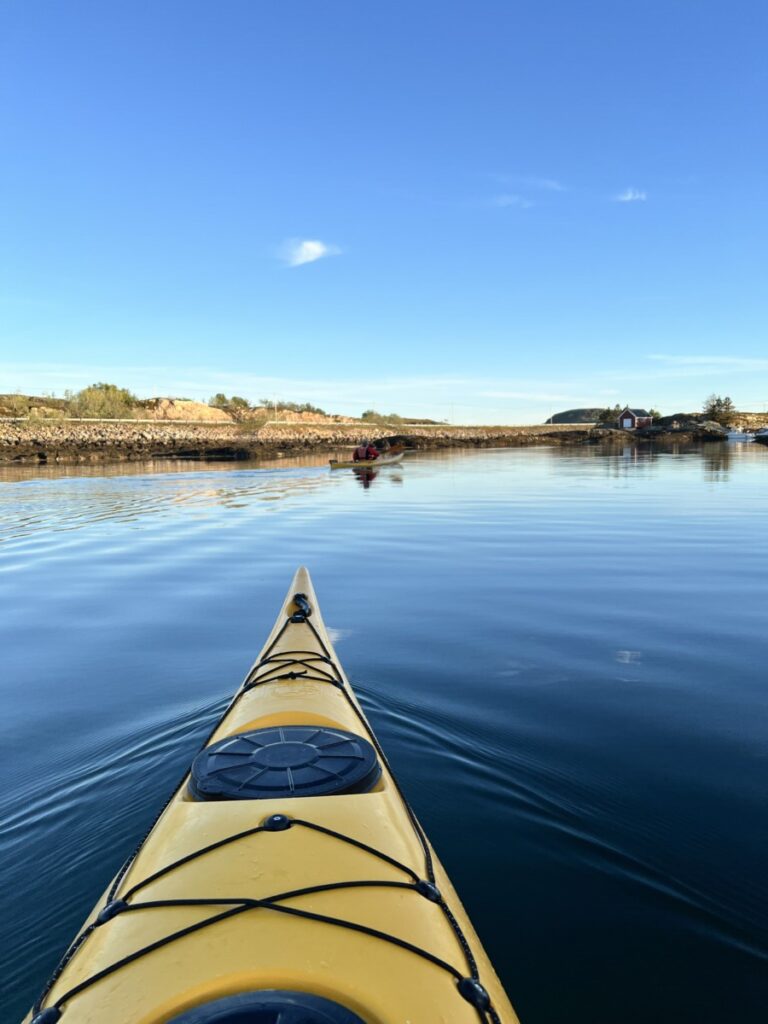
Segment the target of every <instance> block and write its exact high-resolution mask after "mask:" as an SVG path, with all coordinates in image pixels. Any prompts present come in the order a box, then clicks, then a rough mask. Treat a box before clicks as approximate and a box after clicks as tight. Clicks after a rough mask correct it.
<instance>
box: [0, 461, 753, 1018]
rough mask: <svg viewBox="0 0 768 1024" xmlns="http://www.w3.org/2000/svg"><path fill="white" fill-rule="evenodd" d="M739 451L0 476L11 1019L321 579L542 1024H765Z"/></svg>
mask: <svg viewBox="0 0 768 1024" xmlns="http://www.w3.org/2000/svg"><path fill="white" fill-rule="evenodd" d="M738 447H739V450H738V451H737V450H729V451H728V452H727V453H723V452H722V450H721V449H720V447H719V446H718V445H703V446H701V447H700V448H695V447H688V448H685V449H684V448H682V447H681V446H676V447H674V448H666V449H662V448H660V447H658V446H653V447H652V446H645V447H643V448H642V449H637V450H635V449H631V448H630V449H627V450H626V451H625V450H622V449H617V450H613V451H609V452H606V451H605V450H601V449H596V448H586V447H585V448H579V449H572V448H563V447H551V448H538V449H533V448H525V449H497V450H490V449H489V450H482V451H467V450H464V451H462V450H452V451H438V452H415V453H409V455H408V456H407V458H406V463H405V468H404V469H403V470H395V469H394V468H384V467H379V469H374V468H373V467H366V468H367V469H370V471H371V472H373V473H374V474H375V476H374V477H373V478H372V479H370V480H369V481H368V486H367V487H366V485H365V482H364V481H363V480H362V479H361V478H360V477H359V476H357V475H356V474H355V473H354V472H352V471H351V470H345V471H337V472H331V471H330V469H329V468H328V465H327V461H326V459H325V457H324V456H319V455H318V456H305V457H299V458H290V459H281V460H269V461H261V462H254V463H243V462H235V463H231V462H227V463H199V462H192V463H190V462H179V461H175V460H165V461H158V462H154V463H144V464H140V465H138V464H116V465H111V466H102V465H99V466H96V465H89V466H66V467H65V466H46V467H3V468H2V469H0V479H1V480H2V481H3V482H2V483H0V541H2V543H0V603H2V606H3V616H2V617H0V651H2V671H1V672H0V687H2V690H1V692H2V695H3V700H4V703H3V707H4V725H5V735H4V740H3V744H2V745H0V760H2V764H0V770H1V771H2V774H3V778H4V780H6V785H5V787H4V789H3V790H2V792H0V854H1V855H2V856H0V862H1V863H2V870H0V885H2V887H3V892H4V895H5V896H6V903H7V912H6V914H5V915H4V916H3V917H2V919H0V938H1V939H2V942H0V974H2V976H3V978H4V979H5V980H6V985H5V986H3V991H2V992H0V1018H1V1019H2V1020H8V1021H12V1020H18V1019H19V1018H20V1017H21V1015H22V1013H23V1012H24V1010H25V1008H26V1005H28V1004H29V1002H31V999H32V998H33V996H34V994H35V992H36V991H37V990H39V987H40V985H41V983H42V980H43V977H44V976H45V974H46V973H47V972H48V971H49V970H50V968H51V966H52V965H53V962H55V960H56V958H57V956H58V955H60V953H61V950H62V948H63V946H64V944H65V943H66V942H68V941H69V940H70V939H71V937H72V935H73V933H74V930H75V929H76V928H77V927H78V925H79V924H80V923H81V921H82V919H83V917H84V916H85V914H86V913H87V912H88V911H89V910H90V908H91V907H92V906H93V904H94V902H95V900H96V899H97V897H98V895H99V892H100V891H102V890H103V887H104V885H105V884H106V883H107V881H108V878H109V876H110V875H111V874H112V872H113V870H114V869H115V867H116V866H117V864H118V863H119V862H120V861H121V860H122V859H123V858H124V857H125V855H126V853H127V851H128V850H130V849H131V848H132V847H133V846H134V845H135V843H136V842H137V841H138V839H139V837H140V836H141V835H142V834H143V833H144V831H145V830H146V828H147V826H148V824H149V823H150V821H151V820H152V818H153V816H154V815H155V813H156V812H157V810H158V807H159V806H161V804H162V802H163V800H164V799H165V797H166V796H167V791H168V789H169V787H170V786H171V785H172V784H173V783H174V782H175V781H176V780H177V778H178V777H179V775H180V774H181V771H182V769H183V767H184V766H185V765H186V764H188V762H189V758H190V751H194V749H195V748H196V745H197V743H199V742H200V740H201V739H202V736H203V735H204V734H205V732H206V731H207V728H208V727H209V726H210V724H211V720H212V718H213V717H215V716H216V714H217V713H218V712H219V711H220V710H221V707H223V702H224V701H226V699H227V697H228V695H229V694H230V693H231V692H232V690H233V689H234V688H235V687H236V686H237V684H238V683H239V681H240V679H241V678H242V674H243V672H244V671H245V670H246V669H247V666H248V664H249V663H250V662H251V661H252V659H253V656H254V654H255V647H256V646H257V645H258V643H259V642H260V641H261V640H263V637H264V635H265V630H266V629H268V628H269V627H270V626H271V625H272V621H273V616H274V612H275V602H276V600H279V599H280V597H281V596H282V593H283V591H284V588H285V586H286V582H287V580H288V579H289V578H290V573H291V572H292V571H293V570H294V569H295V567H296V565H298V564H300V563H306V564H309V566H310V568H311V569H312V572H313V576H314V578H315V581H316V583H317V585H318V591H319V593H320V595H321V600H322V602H323V608H324V611H325V613H326V615H327V616H328V621H329V623H330V624H331V626H332V627H336V628H335V629H334V639H335V640H337V641H338V642H339V644H340V651H339V653H340V655H341V658H342V662H343V664H344V667H345V669H346V670H347V671H348V672H349V674H350V678H352V679H353V681H354V684H355V687H356V690H357V692H358V693H359V695H360V697H361V699H362V701H363V704H364V706H365V708H366V711H369V712H370V713H371V718H372V720H373V724H374V727H375V728H376V730H377V733H378V735H379V737H380V739H381V741H382V743H383V745H384V747H385V749H386V750H387V753H388V755H389V756H390V757H391V759H392V762H393V764H394V765H395V766H396V769H397V772H398V776H399V777H400V779H401V781H402V783H403V785H404V787H405V789H406V791H407V793H408V796H409V798H410V799H411V800H412V801H413V804H414V807H415V808H416V811H417V813H418V814H419V816H420V818H422V820H423V821H424V824H425V826H426V828H427V832H428V833H429V835H430V838H431V839H433V840H434V842H435V845H436V847H437V849H438V850H439V852H440V856H441V858H442V859H443V860H444V862H445V863H446V866H447V868H448V869H449V872H450V874H451V876H452V878H453V880H454V881H455V883H456V884H457V888H458V889H459V891H460V893H461V896H462V899H463V901H464V902H465V904H466V905H467V908H468V910H469V912H470V916H471V917H472V918H473V921H474V923H475V924H476V926H477V928H478V931H479V932H480V934H481V935H482V937H483V940H484V943H485V944H486V946H487V948H488V950H489V952H490V953H491V956H492V959H494V961H495V966H496V968H497V970H498V972H499V974H500V975H501V977H502V979H503V980H504V981H505V982H506V984H507V985H508V987H509V989H510V992H511V994H512V996H513V998H514V999H515V1001H516V1002H517V1003H518V1004H519V1008H520V1011H521V1016H522V1018H523V1020H527V1021H531V1022H534V1021H536V1022H538V1024H559V1022H561V1021H563V1020H564V1019H565V1018H566V1017H567V1018H568V1020H569V1021H571V1022H573V1024H586V1022H589V1024H613V1022H616V1021H621V1022H622V1024H643V1022H647V1021H649V1020H653V1021H657V1022H659V1024H661V1022H664V1024H666V1022H669V1024H672V1022H679V1021H689V1020H691V1019H692V1015H693V1016H694V1017H695V1020H696V1024H721V1022H722V1021H724V1020H730V1019H732V1018H733V1017H734V1014H733V1005H732V1004H733V993H734V992H737V993H738V997H739V1006H738V1012H737V1014H736V1016H737V1017H738V1020H739V1024H757V1022H758V1021H760V1022H762V1020H763V1019H764V1015H765V1011H764V1006H765V999H764V997H760V998H759V997H758V996H759V993H758V986H759V985H760V984H761V981H760V979H762V978H764V974H763V973H762V972H763V968H764V963H758V962H757V959H756V955H755V952H754V950H756V949H757V947H758V945H759V944H760V942H761V941H762V942H763V945H762V953H761V954H760V955H764V950H765V943H764V936H765V934H766V933H767V932H766V921H765V911H764V910H763V909H762V908H763V907H764V906H765V905H766V891H765V872H764V866H763V865H764V857H765V853H764V849H763V846H764V844H762V842H761V838H762V835H764V834H765V829H766V822H765V814H766V807H767V806H768V805H767V804H766V801H765V792H764V785H763V782H762V774H761V772H760V766H761V764H762V763H763V762H762V761H761V758H762V759H763V760H764V751H765V745H766V727H765V716H764V715H762V714H761V711H762V709H763V705H764V695H765V680H764V674H765V673H764V664H765V636H766V635H767V634H768V621H767V620H766V616H767V615H768V609H767V608H766V602H765V601H764V594H765V579H766V574H767V573H768V548H767V547H766V536H767V535H768V534H767V532H766V521H767V520H768V512H767V509H768V502H766V496H767V495H768V489H767V488H766V481H767V480H768V477H766V468H767V467H768V462H766V459H768V449H765V448H762V449H759V450H754V451H753V450H752V449H758V446H756V445H741V446H738ZM723 455H725V460H724V459H723ZM406 478H407V484H406ZM712 480H715V481H716V483H715V484H714V485H713V484H712V482H711V481H712ZM363 490H365V492H366V493H365V494H363V493H362V491H363ZM361 510H364V512H365V516H364V517H361V515H360V513H361ZM374 640H375V642H374ZM113 808H116V809H117V811H116V813H114V814H113V813H112V809H113ZM457 808H460V811H461V827H460V828H457ZM466 836H471V837H472V839H473V841H472V842H467V841H466ZM30 864H34V866H35V870H34V871H32V870H30V868H29V865H30ZM723 865H728V866H729V870H724V869H723ZM489 893H493V898H492V899H489V896H488V894H489ZM51 894H54V896H55V899H54V898H52V897H51ZM46 901H48V902H47V903H46ZM41 904H45V905H46V906H48V904H55V906H52V907H51V909H50V912H49V913H46V915H44V916H43V917H41V916H40V915H39V914H37V915H36V914H31V913H30V912H29V908H30V907H39V906H41ZM510 921H514V922H516V926H515V927H514V928H510V926H509V922H510ZM574 935H578V937H579V941H578V942H577V943H574V942H573V941H572V940H573V936H574ZM3 961H4V962H3ZM606 963H608V964H610V971H608V972H607V973H606V971H605V964H606ZM638 964H641V965H642V971H643V977H650V978H652V980H653V984H651V985H638V983H637V982H638ZM574 978H576V979H577V982H578V984H577V985H574V984H573V981H574ZM629 991H631V992H632V999H631V1000H627V992H629ZM660 992H661V993H662V994H663V999H660V998H659V993H660ZM691 992H695V993H696V998H697V1003H696V1006H695V1008H694V1009H692V1008H691V1004H690V993H691ZM564 1007H565V1009H564Z"/></svg>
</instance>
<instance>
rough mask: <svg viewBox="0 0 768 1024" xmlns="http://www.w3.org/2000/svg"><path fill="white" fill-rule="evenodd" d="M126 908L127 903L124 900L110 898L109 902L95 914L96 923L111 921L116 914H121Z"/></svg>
mask: <svg viewBox="0 0 768 1024" xmlns="http://www.w3.org/2000/svg"><path fill="white" fill-rule="evenodd" d="M127 909H128V904H127V903H126V902H125V900H112V902H111V903H108V904H107V905H106V907H103V908H102V910H100V911H99V913H98V914H97V915H96V924H106V923H107V921H111V920H112V918H113V917H117V915H118V914H122V912H123V911H124V910H127Z"/></svg>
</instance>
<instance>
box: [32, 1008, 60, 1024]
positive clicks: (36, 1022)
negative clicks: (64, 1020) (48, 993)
mask: <svg viewBox="0 0 768 1024" xmlns="http://www.w3.org/2000/svg"><path fill="white" fill-rule="evenodd" d="M57 1020H61V1010H60V1009H59V1008H58V1006H49V1007H48V1009H47V1010H41V1011H40V1013H36V1014H35V1016H34V1017H33V1018H32V1020H31V1022H30V1024H56V1021H57Z"/></svg>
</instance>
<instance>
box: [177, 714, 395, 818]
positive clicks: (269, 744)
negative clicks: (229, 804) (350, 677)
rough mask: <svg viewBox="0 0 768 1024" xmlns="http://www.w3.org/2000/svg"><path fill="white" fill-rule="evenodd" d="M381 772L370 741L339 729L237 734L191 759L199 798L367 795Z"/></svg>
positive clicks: (304, 728) (280, 728) (194, 790)
mask: <svg viewBox="0 0 768 1024" xmlns="http://www.w3.org/2000/svg"><path fill="white" fill-rule="evenodd" d="M380 775H381V768H380V767H379V762H378V759H377V757H376V751H375V750H374V748H373V746H372V745H371V744H370V743H369V742H368V740H365V739H363V737H362V736H355V734H354V733H351V732H344V731H343V730H341V729H325V728H320V727H315V726H311V725H280V726H274V727H272V728H269V729H253V730H252V731H251V732H241V733H237V735H235V736H228V737H227V739H225V740H219V742H218V743H213V744H211V746H210V747H206V748H205V749H204V750H202V751H201V752H200V753H199V754H198V755H197V757H196V758H195V760H194V761H193V762H192V782H191V790H192V793H193V794H194V796H196V797H198V798H199V799H201V800H263V799H265V798H267V797H291V796H331V795H338V794H341V793H365V792H367V791H368V790H369V789H371V788H372V787H373V786H374V785H375V784H376V782H377V781H378V779H379V776H380Z"/></svg>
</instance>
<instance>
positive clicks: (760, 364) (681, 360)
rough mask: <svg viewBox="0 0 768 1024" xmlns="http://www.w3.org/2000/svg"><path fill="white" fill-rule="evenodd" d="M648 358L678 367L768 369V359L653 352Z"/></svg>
mask: <svg viewBox="0 0 768 1024" xmlns="http://www.w3.org/2000/svg"><path fill="white" fill-rule="evenodd" d="M648 358H649V359H653V360H654V361H655V362H658V363H675V364H677V365H678V366H732V367H734V369H738V370H765V369H768V359H753V358H750V357H745V356H715V355H708V356H670V355H665V354H663V353H660V352H655V353H653V354H651V355H649V356H648Z"/></svg>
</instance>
